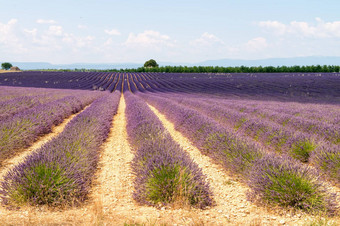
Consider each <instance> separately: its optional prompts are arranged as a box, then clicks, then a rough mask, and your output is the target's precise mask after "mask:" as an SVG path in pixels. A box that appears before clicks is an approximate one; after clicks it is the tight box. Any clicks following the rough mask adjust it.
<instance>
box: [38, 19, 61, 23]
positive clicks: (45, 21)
mask: <svg viewBox="0 0 340 226" xmlns="http://www.w3.org/2000/svg"><path fill="white" fill-rule="evenodd" d="M36 22H37V23H38V24H56V23H57V22H56V21H55V20H44V19H38V20H37V21H36Z"/></svg>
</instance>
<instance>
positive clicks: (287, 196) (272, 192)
mask: <svg viewBox="0 0 340 226" xmlns="http://www.w3.org/2000/svg"><path fill="white" fill-rule="evenodd" d="M248 185H249V187H250V188H251V192H250V195H249V198H250V199H252V200H257V201H260V202H264V203H274V204H277V205H280V206H283V207H293V208H296V209H301V210H304V211H307V212H328V213H330V214H332V213H334V211H335V209H336V202H335V197H334V194H330V193H329V192H328V191H327V190H326V188H325V186H324V185H323V184H322V181H321V180H320V177H319V176H318V174H317V172H316V171H314V170H312V169H311V168H309V167H307V166H301V165H300V164H298V163H297V162H294V161H293V160H292V159H289V158H282V157H277V156H272V155H267V156H265V157H263V158H262V159H260V160H258V161H257V162H256V163H255V164H254V167H253V169H252V171H251V173H250V175H249V180H248Z"/></svg>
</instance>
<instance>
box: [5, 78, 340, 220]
mask: <svg viewBox="0 0 340 226" xmlns="http://www.w3.org/2000/svg"><path fill="white" fill-rule="evenodd" d="M0 123H1V124H0V153H1V155H0V176H1V179H0V197H1V207H0V220H3V221H4V222H6V223H8V224H10V223H13V222H14V223H17V224H41V223H43V224H46V223H47V224H48V223H58V224H87V223H89V222H90V223H91V224H124V223H126V224H135V223H136V224H150V225H152V224H157V225H158V224H169V225H172V224H178V225H181V224H184V225H187V224H230V225H235V224H239V225H244V224H250V225H251V224H253V225H256V224H260V225H262V224H268V225H271V224H288V225H295V224H307V225H308V224H312V223H319V224H322V223H334V224H338V223H339V209H338V208H339V195H340V74H339V73H321V74H320V73H277V74H270V73H268V74H265V73H264V74H260V73H255V74H246V73H239V74H229V73H228V74H212V73H200V74H179V73H178V74H176V73H119V72H112V73H111V72H41V71H27V72H20V73H3V74H0ZM79 215H81V216H82V219H78V218H77V217H76V216H79Z"/></svg>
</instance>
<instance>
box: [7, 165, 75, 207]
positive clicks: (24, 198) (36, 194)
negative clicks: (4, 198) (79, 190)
mask: <svg viewBox="0 0 340 226" xmlns="http://www.w3.org/2000/svg"><path fill="white" fill-rule="evenodd" d="M26 182H27V183H26V184H21V185H20V186H18V188H17V189H16V190H13V191H12V193H11V194H10V197H11V199H12V200H15V202H16V203H25V202H35V203H53V202H54V201H55V199H56V198H59V197H60V198H61V199H63V198H64V196H66V193H69V192H70V191H72V189H74V187H73V185H72V183H70V179H69V178H68V177H66V176H65V175H63V170H61V169H60V168H59V167H58V166H57V165H55V166H46V165H45V164H38V165H36V166H35V167H34V168H31V169H29V170H28V171H27V173H26ZM65 185H68V186H67V187H68V189H65V188H64V189H60V188H61V187H63V186H64V187H65Z"/></svg>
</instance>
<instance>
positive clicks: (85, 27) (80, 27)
mask: <svg viewBox="0 0 340 226" xmlns="http://www.w3.org/2000/svg"><path fill="white" fill-rule="evenodd" d="M78 29H81V30H83V29H87V26H86V25H82V24H79V25H78Z"/></svg>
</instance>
